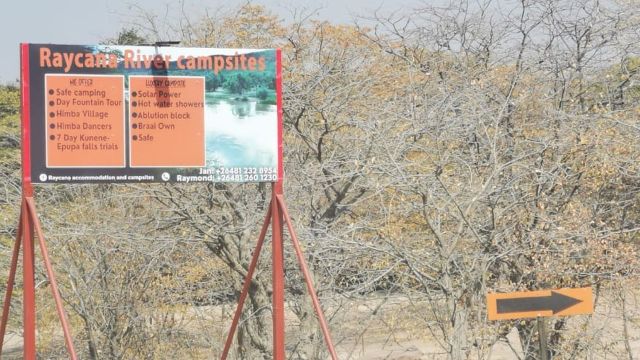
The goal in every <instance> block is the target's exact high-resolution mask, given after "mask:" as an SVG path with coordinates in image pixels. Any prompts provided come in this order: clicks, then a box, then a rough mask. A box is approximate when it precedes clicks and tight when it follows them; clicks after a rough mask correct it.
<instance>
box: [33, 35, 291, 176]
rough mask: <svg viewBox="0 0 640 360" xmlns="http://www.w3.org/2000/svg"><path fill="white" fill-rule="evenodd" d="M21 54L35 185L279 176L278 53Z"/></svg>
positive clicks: (113, 49) (42, 49) (106, 50)
mask: <svg viewBox="0 0 640 360" xmlns="http://www.w3.org/2000/svg"><path fill="white" fill-rule="evenodd" d="M23 46H25V45H23ZM26 46H28V59H27V60H26V61H25V59H23V74H24V73H25V72H26V74H27V80H28V83H29V87H28V96H27V99H28V101H29V105H30V106H29V109H30V111H29V114H28V122H27V124H28V129H27V131H29V134H30V137H29V140H30V147H29V154H28V157H29V159H30V162H31V166H30V168H29V170H30V175H31V178H32V181H33V182H35V183H60V182H63V183H65V182H66V183H84V182H183V183H184V182H275V181H276V180H278V176H279V175H280V176H281V174H278V169H279V166H280V162H281V161H282V159H281V155H280V144H281V129H280V120H279V119H280V117H279V113H280V112H281V109H280V107H281V101H280V93H281V89H280V82H279V81H280V70H279V69H280V54H279V52H278V51H277V50H273V49H266V50H249V49H207V48H172V47H153V46H145V47H136V46H110V45H91V46H80V45H51V44H47V45H45V44H28V45H26ZM23 54H24V52H23ZM25 67H26V69H25Z"/></svg>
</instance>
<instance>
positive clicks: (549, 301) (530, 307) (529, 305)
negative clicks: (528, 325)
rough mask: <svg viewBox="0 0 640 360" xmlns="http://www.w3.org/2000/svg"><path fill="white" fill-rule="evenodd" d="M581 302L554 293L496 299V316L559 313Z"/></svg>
mask: <svg viewBox="0 0 640 360" xmlns="http://www.w3.org/2000/svg"><path fill="white" fill-rule="evenodd" d="M581 302H582V300H580V299H576V298H572V297H571V296H566V295H562V294H560V293H557V292H555V291H552V292H551V295H550V296H535V297H533V296H532V297H522V298H515V299H496V305H497V307H498V314H506V313H514V312H527V311H552V312H553V314H555V313H559V312H560V311H563V310H565V309H568V308H570V307H572V306H573V305H576V304H579V303H581Z"/></svg>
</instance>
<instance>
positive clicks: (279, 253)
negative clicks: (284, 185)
mask: <svg viewBox="0 0 640 360" xmlns="http://www.w3.org/2000/svg"><path fill="white" fill-rule="evenodd" d="M271 209H272V210H271V238H272V241H271V249H272V250H271V252H272V254H271V255H272V257H273V258H272V271H273V277H272V284H273V299H272V304H271V306H272V311H273V314H272V316H273V358H274V359H275V360H284V359H285V350H284V325H285V323H284V321H285V320H284V251H283V246H282V211H281V209H280V206H279V205H278V200H277V198H276V186H275V185H274V189H273V195H272V199H271Z"/></svg>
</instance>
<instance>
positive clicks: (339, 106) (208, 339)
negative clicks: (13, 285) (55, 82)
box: [0, 0, 640, 360]
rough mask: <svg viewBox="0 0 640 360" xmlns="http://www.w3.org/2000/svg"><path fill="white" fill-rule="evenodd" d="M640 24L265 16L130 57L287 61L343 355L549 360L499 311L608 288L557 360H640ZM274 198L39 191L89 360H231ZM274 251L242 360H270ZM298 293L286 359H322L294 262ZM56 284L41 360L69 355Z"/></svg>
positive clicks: (576, 13)
mask: <svg viewBox="0 0 640 360" xmlns="http://www.w3.org/2000/svg"><path fill="white" fill-rule="evenodd" d="M638 5H639V4H638V3H634V2H633V1H623V0H620V1H607V2H604V3H602V2H598V1H592V0H576V1H537V2H529V1H522V2H517V3H513V4H511V5H509V6H502V7H501V6H498V5H497V4H495V3H493V2H486V3H485V2H482V1H480V2H466V1H453V2H451V3H450V4H449V5H448V6H444V7H432V6H429V5H426V4H425V5H424V6H422V7H420V8H417V9H412V10H411V11H407V12H406V13H402V12H399V13H394V14H392V15H386V14H378V13H374V14H370V16H369V17H363V18H359V19H357V20H356V21H355V22H354V24H353V25H336V24H331V23H329V22H323V21H319V20H316V19H314V18H313V16H312V15H311V14H310V13H305V12H304V11H300V12H297V13H296V15H294V17H293V20H292V21H289V22H286V23H285V22H284V21H281V20H279V19H278V18H277V17H275V16H273V15H272V14H271V13H270V12H269V11H268V10H267V9H265V8H262V7H260V6H256V5H251V4H248V5H244V6H241V7H239V8H237V9H234V10H233V11H231V12H229V13H227V14H225V13H224V12H218V13H216V14H215V15H206V16H200V17H196V18H186V17H184V16H186V15H183V16H181V17H178V18H176V19H173V20H172V22H169V23H164V22H163V21H167V20H164V19H166V18H161V17H158V16H156V15H155V14H153V13H151V12H145V11H141V12H140V17H139V19H140V21H139V22H138V23H137V24H135V26H134V27H133V28H132V29H125V30H123V32H122V33H120V34H119V35H118V37H117V39H116V40H114V41H115V42H118V43H128V42H129V40H131V39H132V41H133V40H135V41H137V42H139V41H140V40H141V39H148V40H150V41H154V40H156V39H176V38H179V39H181V40H182V45H184V46H206V47H243V48H273V47H280V48H282V49H283V58H284V59H283V61H284V75H283V80H284V104H285V109H284V111H285V117H284V121H285V124H284V127H285V152H286V153H285V168H286V169H285V171H286V182H285V192H286V198H287V199H288V200H287V202H288V205H289V209H290V212H291V214H292V215H293V217H294V219H293V220H294V222H295V224H296V227H297V231H298V235H299V237H300V238H301V241H302V242H303V244H304V251H305V253H306V255H307V259H308V261H309V263H310V265H311V266H312V269H313V272H314V276H315V279H316V287H317V288H318V292H319V295H320V297H321V301H322V304H323V306H324V308H325V311H326V312H327V315H328V318H329V319H330V327H331V329H332V331H333V334H334V338H335V340H336V342H337V344H338V348H339V352H340V354H341V358H345V359H348V358H352V359H353V358H360V357H365V358H366V357H373V355H372V354H374V355H375V356H381V357H382V356H386V355H385V354H387V353H388V352H389V351H390V350H387V349H389V348H393V349H397V348H400V349H403V348H404V349H405V351H406V352H407V353H409V354H410V355H411V354H416V351H414V350H415V348H414V350H410V349H409V348H408V346H409V345H406V344H409V343H411V342H412V341H413V342H418V343H422V344H427V345H428V346H427V345H425V347H422V348H420V349H421V350H420V351H422V353H421V354H420V355H416V357H418V356H425V358H429V359H431V358H434V359H436V358H443V359H489V358H491V356H492V354H493V352H494V351H497V350H496V349H497V348H499V347H503V348H506V349H507V351H508V354H509V355H508V356H510V357H509V358H513V359H518V358H522V359H527V360H530V359H536V358H537V345H536V344H537V341H538V338H537V332H536V331H534V326H533V323H532V322H530V321H504V322H489V321H487V319H486V308H485V299H484V297H485V295H486V293H487V292H494V291H515V290H528V289H530V290H533V289H547V288H557V287H581V286H592V287H593V289H594V296H595V298H596V308H595V310H596V313H595V314H594V315H592V316H576V317H571V318H553V319H552V320H551V325H550V326H551V329H550V332H549V341H550V352H551V354H552V355H553V356H554V358H557V359H585V358H589V359H604V358H616V359H630V360H632V359H634V358H637V357H638V356H639V352H638V351H640V350H638V349H639V346H638V341H639V340H638V337H639V333H638V331H639V330H638V327H639V321H640V320H639V319H640V316H639V314H638V306H637V300H635V298H634V296H637V294H638V291H639V289H640V283H639V282H638V269H639V265H640V257H639V256H638V250H639V248H640V232H639V229H640V205H639V204H640V141H639V140H640V120H639V119H640V101H639V100H640V83H639V76H640V75H639V74H638V72H639V70H640V43H639V42H638V41H637V39H638V29H640V13H639V11H640V10H639V9H640V6H638ZM159 29H162V30H159ZM131 43H134V42H131ZM235 80H239V79H235ZM225 81H231V78H227V79H225ZM18 108H19V107H18V91H17V89H15V88H11V87H3V88H1V89H0V111H1V113H0V114H1V120H0V144H1V149H0V159H1V160H2V161H1V162H0V172H2V175H3V176H2V179H3V180H2V188H1V189H2V191H3V192H4V196H2V197H0V207H1V210H2V213H1V214H2V216H1V220H2V221H1V222H0V229H1V235H0V236H1V237H0V244H1V251H2V253H3V256H2V257H0V267H1V268H2V269H8V267H7V263H8V261H9V259H10V251H11V242H12V238H13V236H15V232H16V227H15V223H16V219H17V209H18V205H19V197H20V192H19V188H20V178H19V170H20V162H19V121H18ZM269 196H270V188H269V186H268V185H265V184H246V185H231V184H206V185H127V186H116V185H99V186H97V185H95V186H94V185H92V186H89V185H87V186H77V185H76V186H63V185H57V186H47V187H44V186H43V187H39V188H38V189H37V194H36V199H37V204H38V206H39V211H40V214H41V215H42V221H43V222H44V226H45V232H46V234H47V235H48V239H47V240H48V243H49V246H50V251H51V252H52V254H51V255H52V258H53V260H54V262H55V269H56V271H57V274H58V277H59V279H58V280H59V282H60V283H61V284H60V285H61V287H62V288H61V291H62V295H63V297H64V298H65V301H66V308H67V310H68V311H69V313H70V317H71V319H72V322H73V330H74V336H75V343H76V346H77V348H78V349H79V351H80V352H81V354H82V355H81V357H82V358H87V359H177V358H182V359H184V358H194V359H196V358H197V359H200V358H201V359H205V358H213V357H216V356H219V353H220V350H221V347H222V343H223V339H224V335H225V333H226V331H227V328H228V326H229V324H230V316H231V315H232V311H233V309H234V306H235V299H236V296H237V295H238V291H239V289H240V286H241V283H240V282H241V279H242V277H243V275H244V274H245V273H246V269H247V267H248V261H249V259H250V256H251V251H252V249H253V247H254V244H255V240H256V237H257V231H258V230H259V227H260V223H261V221H262V219H263V216H264V214H265V213H266V206H267V205H268V199H269ZM268 256H269V254H268V250H267V252H266V253H265V254H264V256H263V259H262V264H261V267H260V268H259V270H258V277H257V278H256V280H255V281H254V282H253V284H252V287H251V293H250V298H249V299H248V304H247V306H246V307H245V312H244V318H243V321H242V323H241V327H240V331H239V334H238V336H237V340H236V343H235V346H234V349H233V356H235V357H236V358H242V359H260V358H265V359H268V358H270V357H271V350H270V349H271V335H270V331H271V325H270V273H269V266H268V262H269V261H268V258H267V257H268ZM0 276H2V278H0V280H2V281H1V283H2V284H5V283H6V282H5V279H6V274H5V273H1V274H0ZM286 276H287V286H288V288H287V291H288V293H287V300H288V303H287V311H288V313H287V314H288V315H287V316H288V326H289V331H288V337H287V351H288V355H289V358H293V359H319V358H324V357H325V356H326V353H325V351H324V345H323V343H322V337H321V336H320V334H319V331H318V326H317V324H316V320H315V318H314V315H313V311H312V310H311V308H310V306H309V301H308V300H307V297H306V293H305V292H306V290H305V289H304V286H303V285H302V283H301V278H300V275H299V272H298V270H297V265H296V264H295V261H294V260H293V257H292V254H290V253H287V263H286ZM37 277H38V279H37V284H38V290H37V291H38V295H39V303H38V306H39V310H38V322H39V331H40V332H39V337H38V341H39V342H38V346H39V352H40V354H41V355H42V356H43V357H44V358H65V352H64V349H63V342H62V341H61V334H60V331H59V330H58V329H57V320H56V319H55V315H54V314H55V312H54V308H53V306H52V304H51V303H50V300H48V291H49V290H48V289H47V281H46V278H45V276H44V271H42V269H38V275H37ZM17 287H18V289H17V292H18V293H17V294H16V295H18V296H19V288H20V284H18V285H17ZM19 302H20V300H19V297H18V298H16V299H15V300H14V305H13V307H12V314H11V318H10V321H11V322H10V330H12V331H14V332H17V333H19V331H20V330H19V329H20V304H19ZM634 304H636V305H634ZM380 344H383V345H380ZM390 344H396V345H397V346H395V345H394V346H395V347H393V346H392V345H390ZM385 346H388V347H385ZM370 347H373V348H374V349H375V350H374V351H375V352H373V353H372V352H371V351H368V350H367V349H368V348H370ZM509 349H511V350H509ZM385 351H386V352H385ZM411 351H413V352H411Z"/></svg>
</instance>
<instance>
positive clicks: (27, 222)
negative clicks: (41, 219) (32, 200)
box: [22, 199, 36, 360]
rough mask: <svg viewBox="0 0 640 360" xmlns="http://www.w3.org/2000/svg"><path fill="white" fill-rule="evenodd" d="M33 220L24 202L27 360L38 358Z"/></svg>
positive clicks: (23, 313)
mask: <svg viewBox="0 0 640 360" xmlns="http://www.w3.org/2000/svg"><path fill="white" fill-rule="evenodd" d="M33 246H34V243H33V219H32V218H31V216H30V213H29V209H28V206H27V200H26V199H23V200H22V279H23V290H22V298H23V300H22V308H23V310H22V315H23V320H22V321H23V323H22V326H23V328H24V347H23V354H24V358H25V359H26V360H35V358H36V286H35V276H34V249H33Z"/></svg>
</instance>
